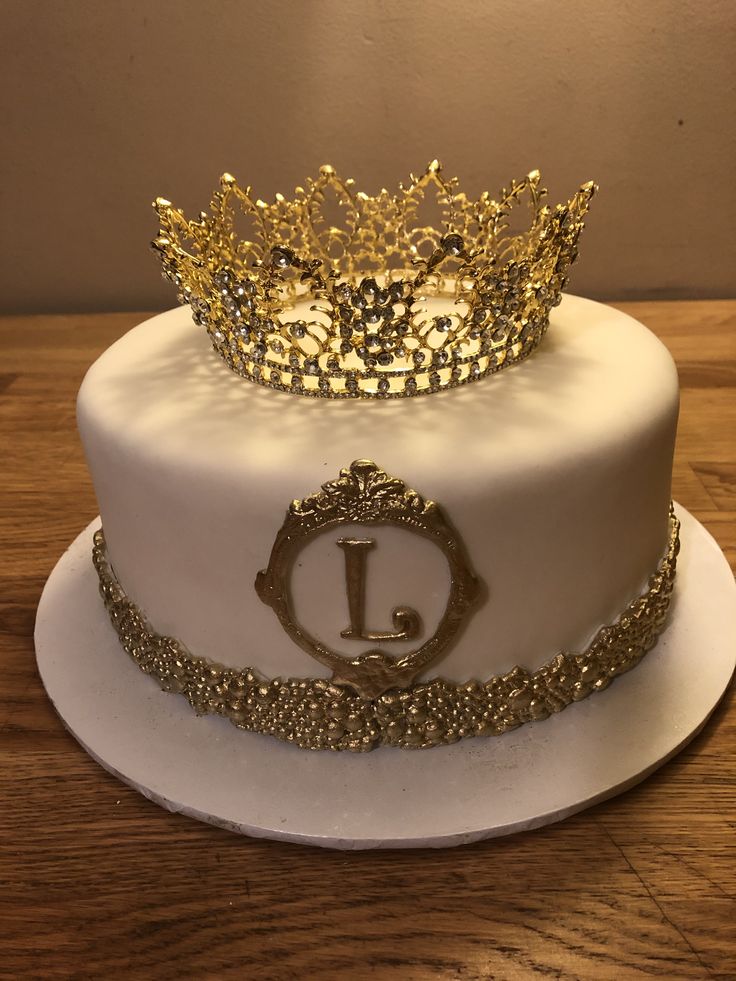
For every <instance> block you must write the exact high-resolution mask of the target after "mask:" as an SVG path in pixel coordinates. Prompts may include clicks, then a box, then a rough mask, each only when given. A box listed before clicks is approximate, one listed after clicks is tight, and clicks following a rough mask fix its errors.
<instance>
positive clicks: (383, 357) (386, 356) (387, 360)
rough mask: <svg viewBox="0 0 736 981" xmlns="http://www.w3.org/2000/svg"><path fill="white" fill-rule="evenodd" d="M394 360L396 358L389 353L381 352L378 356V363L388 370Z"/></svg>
mask: <svg viewBox="0 0 736 981" xmlns="http://www.w3.org/2000/svg"><path fill="white" fill-rule="evenodd" d="M393 360H394V356H393V354H391V353H390V352H389V351H381V353H380V354H379V355H378V363H379V364H380V366H381V367H382V368H388V366H389V365H390V364H391V363H392V362H393Z"/></svg>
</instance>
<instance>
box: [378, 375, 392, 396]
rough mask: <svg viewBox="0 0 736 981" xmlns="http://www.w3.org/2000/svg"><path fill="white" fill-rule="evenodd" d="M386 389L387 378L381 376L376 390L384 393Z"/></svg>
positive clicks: (387, 387)
mask: <svg viewBox="0 0 736 981" xmlns="http://www.w3.org/2000/svg"><path fill="white" fill-rule="evenodd" d="M388 389H389V384H388V378H381V380H380V381H379V382H378V391H379V392H380V393H381V395H385V394H386V392H387V391H388Z"/></svg>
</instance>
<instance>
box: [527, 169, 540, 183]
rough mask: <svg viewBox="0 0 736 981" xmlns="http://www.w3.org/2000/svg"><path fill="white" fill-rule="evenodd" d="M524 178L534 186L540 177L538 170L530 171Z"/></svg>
mask: <svg viewBox="0 0 736 981" xmlns="http://www.w3.org/2000/svg"><path fill="white" fill-rule="evenodd" d="M526 176H527V178H528V179H529V180H530V181H532V182H533V183H535V184H536V183H537V181H538V180H539V179H540V178H541V176H542V175H541V174H540V173H539V171H538V170H530V171H529V173H528V174H527V175H526Z"/></svg>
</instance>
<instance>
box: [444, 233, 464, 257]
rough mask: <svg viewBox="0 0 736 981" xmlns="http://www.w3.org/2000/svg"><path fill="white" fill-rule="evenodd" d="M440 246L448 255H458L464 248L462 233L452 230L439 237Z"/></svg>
mask: <svg viewBox="0 0 736 981" xmlns="http://www.w3.org/2000/svg"><path fill="white" fill-rule="evenodd" d="M440 248H441V249H442V250H443V252H446V253H447V254H448V255H459V254H460V253H461V252H462V251H463V249H464V248H465V242H464V241H463V238H462V235H458V234H457V233H455V232H452V233H451V234H450V235H445V236H444V238H442V239H440Z"/></svg>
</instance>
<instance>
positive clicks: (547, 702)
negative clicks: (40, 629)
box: [93, 510, 679, 752]
mask: <svg viewBox="0 0 736 981" xmlns="http://www.w3.org/2000/svg"><path fill="white" fill-rule="evenodd" d="M678 549H679V522H678V520H677V518H676V517H675V515H674V511H673V510H671V511H670V539H669V545H668V548H667V552H666V554H665V555H664V557H663V559H662V561H661V562H660V564H659V566H658V568H657V570H656V572H655V573H654V574H653V575H652V576H651V578H650V580H649V584H648V587H647V589H646V591H645V592H644V593H643V594H642V595H641V596H639V597H637V598H636V599H634V600H633V601H632V602H631V603H630V604H629V606H628V607H627V608H626V609H625V610H624V612H623V613H622V614H621V616H620V617H619V618H618V620H616V622H615V623H613V624H611V625H610V626H606V627H603V628H602V629H601V630H600V631H599V632H598V634H597V635H596V637H595V639H594V640H593V642H592V643H591V644H590V646H589V647H588V648H587V649H586V650H585V651H583V652H582V653H580V654H570V653H561V654H558V655H557V656H556V657H554V658H552V660H550V661H548V662H547V663H546V664H544V665H543V666H542V667H541V668H539V669H538V670H537V671H533V672H529V671H526V670H524V669H523V668H520V667H517V668H514V669H513V670H512V671H509V672H508V674H505V675H501V676H497V677H493V678H490V679H489V680H488V681H486V682H478V681H469V682H467V683H464V684H458V683H453V682H449V681H445V680H443V679H440V678H437V679H434V680H432V681H429V682H422V683H419V684H415V685H412V686H410V687H408V688H399V689H394V690H391V691H388V692H386V693H385V694H383V695H381V696H379V697H378V698H375V699H370V698H361V697H360V696H359V695H357V694H356V693H355V692H354V691H352V690H351V689H350V688H347V687H343V686H341V685H336V684H334V683H333V682H330V681H325V680H314V679H303V678H286V679H284V678H274V679H266V678H263V677H262V676H260V675H259V674H258V673H257V672H256V671H255V670H254V669H245V670H237V669H234V668H228V667H225V666H223V665H221V664H217V663H215V662H214V661H210V660H207V659H206V658H202V657H196V656H194V655H192V654H190V653H189V652H188V651H186V649H185V648H184V647H183V646H182V645H181V644H180V643H179V642H178V641H176V640H174V639H173V638H172V637H166V636H163V635H161V634H158V633H156V631H155V630H154V629H153V628H152V627H151V626H150V624H149V623H148V622H147V620H146V618H145V616H144V614H143V613H142V612H141V610H140V609H139V608H138V607H137V606H136V605H135V603H133V602H132V600H130V599H129V598H128V596H127V595H126V594H125V591H124V590H123V588H122V586H121V585H120V583H119V582H118V580H117V578H116V577H115V574H114V573H113V571H112V569H111V568H110V566H109V563H108V561H107V556H106V548H105V539H104V535H103V533H102V531H98V532H97V533H96V534H95V539H94V549H93V560H94V564H95V567H96V569H97V573H98V576H99V580H100V592H101V594H102V597H103V600H104V603H105V606H106V608H107V610H108V613H109V615H110V620H111V622H112V625H113V627H114V628H115V630H116V632H117V634H118V637H119V638H120V642H121V644H122V646H123V648H124V649H125V650H126V651H127V653H128V654H129V655H130V656H131V657H132V658H133V660H134V661H135V662H136V664H137V665H138V666H139V667H140V668H141V670H142V671H144V672H145V673H146V674H149V675H151V677H152V678H153V679H154V680H155V681H156V682H157V683H158V684H159V685H160V686H161V688H163V689H164V690H165V691H170V692H180V693H181V694H183V695H184V696H185V698H186V699H187V700H188V701H189V703H190V705H191V706H192V707H193V708H194V709H195V711H196V712H197V713H198V714H205V713H214V714H216V715H221V716H223V717H225V718H227V719H229V720H230V721H231V722H232V723H233V724H234V725H236V726H238V727H239V728H241V729H247V730H250V731H253V732H260V733H267V734H269V735H272V736H276V737H277V738H279V739H283V740H286V741H287V742H290V743H293V744H295V745H297V746H300V747H303V748H306V749H332V750H351V751H353V752H365V751H367V750H370V749H373V748H374V747H376V746H378V745H380V744H384V745H388V746H398V747H401V748H405V749H415V748H423V747H430V746H438V745H441V744H443V743H452V742H456V741H457V740H458V739H461V738H464V737H469V736H497V735H500V734H501V733H504V732H507V731H508V730H510V729H515V728H516V727H517V726H520V725H522V724H524V723H526V722H532V721H535V720H539V719H544V718H546V717H547V716H549V715H550V714H551V713H553V712H559V711H561V710H562V709H564V708H565V707H566V706H568V705H570V704H571V703H572V702H574V701H580V700H581V699H583V698H585V697H587V696H588V695H590V694H591V693H592V692H595V691H600V690H602V689H604V688H606V687H607V686H608V685H609V684H610V682H611V680H612V679H613V678H615V677H616V676H617V675H620V674H623V673H624V672H625V671H628V670H630V669H631V668H633V667H634V665H635V664H637V663H638V661H640V660H641V658H642V657H643V656H644V654H645V653H646V652H647V651H648V650H650V649H651V648H652V647H653V646H654V644H655V643H656V640H657V637H658V636H659V633H660V631H661V630H662V627H663V625H664V623H665V619H666V616H667V611H668V608H669V604H670V599H671V595H672V589H673V585H674V579H675V567H676V559H677V552H678Z"/></svg>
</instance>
